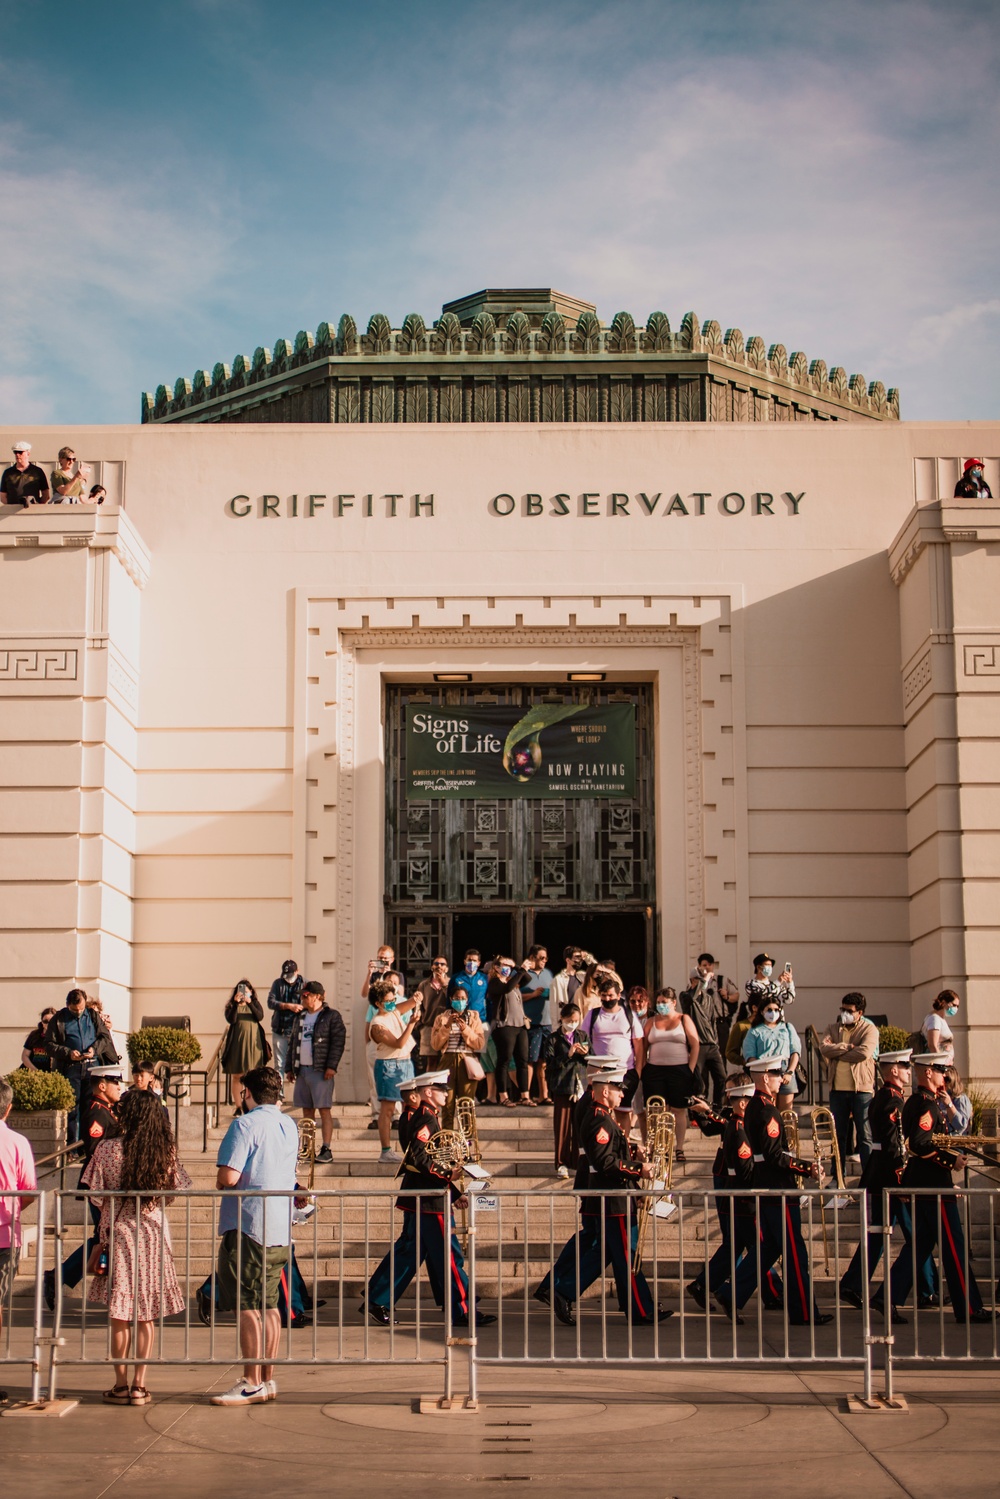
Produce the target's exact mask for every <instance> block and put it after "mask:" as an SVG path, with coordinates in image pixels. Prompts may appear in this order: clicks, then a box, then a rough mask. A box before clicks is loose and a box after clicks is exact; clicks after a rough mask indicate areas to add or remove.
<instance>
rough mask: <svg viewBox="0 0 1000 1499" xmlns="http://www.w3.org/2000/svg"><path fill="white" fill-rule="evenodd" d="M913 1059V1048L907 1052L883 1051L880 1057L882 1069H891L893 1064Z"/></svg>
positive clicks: (908, 1048)
mask: <svg viewBox="0 0 1000 1499" xmlns="http://www.w3.org/2000/svg"><path fill="white" fill-rule="evenodd" d="M912 1059H913V1048H912V1047H910V1046H908V1047H907V1048H906V1050H905V1051H883V1052H882V1054H881V1055H880V1056H879V1059H878V1064H879V1066H880V1067H891V1066H892V1064H893V1062H909V1061H911V1060H912Z"/></svg>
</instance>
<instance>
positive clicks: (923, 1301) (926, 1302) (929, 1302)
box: [917, 1296, 941, 1312]
mask: <svg viewBox="0 0 1000 1499" xmlns="http://www.w3.org/2000/svg"><path fill="white" fill-rule="evenodd" d="M940 1305H941V1299H940V1297H939V1296H918V1297H917V1306H918V1307H919V1308H920V1310H921V1311H922V1312H929V1311H931V1310H933V1308H934V1307H936V1306H940Z"/></svg>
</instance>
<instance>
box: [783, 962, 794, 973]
mask: <svg viewBox="0 0 1000 1499" xmlns="http://www.w3.org/2000/svg"><path fill="white" fill-rule="evenodd" d="M781 971H782V973H791V971H792V965H791V963H786V964H785V966H784V968H783V969H782V970H781Z"/></svg>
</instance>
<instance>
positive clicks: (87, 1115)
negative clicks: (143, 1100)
mask: <svg viewBox="0 0 1000 1499" xmlns="http://www.w3.org/2000/svg"><path fill="white" fill-rule="evenodd" d="M109 1065H110V1064H109ZM120 1134H121V1128H120V1126H119V1124H118V1118H117V1116H116V1114H115V1111H114V1109H111V1108H109V1107H108V1105H107V1104H106V1103H104V1101H103V1100H102V1099H100V1098H91V1099H90V1100H89V1102H88V1103H87V1105H86V1107H85V1108H84V1111H83V1135H82V1137H81V1138H82V1140H83V1152H84V1159H85V1160H86V1162H87V1164H88V1165H89V1164H90V1158H91V1156H92V1155H93V1154H94V1151H95V1150H96V1149H97V1147H98V1145H100V1143H101V1141H102V1140H113V1139H114V1138H115V1136H116V1135H120Z"/></svg>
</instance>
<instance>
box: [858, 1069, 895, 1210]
mask: <svg viewBox="0 0 1000 1499" xmlns="http://www.w3.org/2000/svg"><path fill="white" fill-rule="evenodd" d="M903 1107H904V1099H903V1095H902V1093H900V1092H899V1091H898V1089H896V1088H891V1087H890V1086H889V1084H888V1083H884V1084H883V1085H882V1087H881V1088H879V1090H878V1092H877V1093H876V1094H875V1097H874V1098H873V1099H872V1101H871V1103H870V1104H869V1105H868V1128H869V1129H870V1130H871V1135H872V1153H871V1155H870V1156H869V1157H868V1160H867V1162H866V1164H865V1169H864V1170H863V1171H862V1173H861V1185H862V1186H863V1187H864V1188H865V1190H866V1191H867V1192H872V1193H877V1192H881V1191H882V1190H883V1189H884V1188H885V1187H896V1186H898V1185H899V1179H900V1177H901V1176H902V1174H903V1167H904V1166H905V1165H906V1151H905V1150H904V1148H903Z"/></svg>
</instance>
